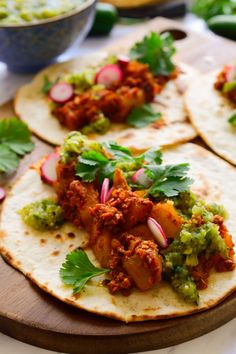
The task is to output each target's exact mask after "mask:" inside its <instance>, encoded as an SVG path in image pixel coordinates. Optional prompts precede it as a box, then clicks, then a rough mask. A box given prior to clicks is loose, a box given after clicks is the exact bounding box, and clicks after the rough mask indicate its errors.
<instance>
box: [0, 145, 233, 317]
mask: <svg viewBox="0 0 236 354" xmlns="http://www.w3.org/2000/svg"><path fill="white" fill-rule="evenodd" d="M164 156H165V159H166V162H168V163H173V162H175V163H176V162H183V161H185V162H190V163H191V175H192V176H193V177H194V178H195V184H194V188H193V189H194V191H195V192H196V193H198V194H199V195H200V196H202V197H203V198H204V199H206V200H207V201H208V202H217V203H222V204H223V205H225V207H226V209H227V211H228V213H229V218H228V220H227V226H228V228H229V231H230V232H231V233H232V235H233V237H234V242H236V203H235V200H236V189H235V180H236V170H235V169H234V168H233V167H232V166H231V165H229V164H227V163H226V162H224V161H223V160H221V159H219V158H218V157H216V156H215V155H213V154H211V153H210V152H208V151H207V150H205V149H203V148H201V147H199V146H197V145H194V144H186V145H182V146H179V147H177V148H176V149H171V150H169V151H167V152H166V153H165V155H164ZM51 195H53V190H52V188H51V187H48V186H47V185H45V184H43V183H42V182H41V179H40V177H39V175H38V173H37V171H36V170H35V169H32V168H31V169H29V170H28V172H27V173H26V174H25V175H24V176H23V177H21V179H20V180H19V181H18V182H17V183H16V184H15V186H14V187H13V189H12V191H11V194H10V195H9V197H8V198H7V200H6V201H5V203H4V206H3V211H2V220H1V229H2V231H1V239H0V247H1V252H2V255H3V256H4V257H5V259H6V260H7V261H8V262H9V263H10V264H12V265H13V266H14V267H15V268H17V269H19V270H21V271H22V272H23V273H24V274H25V275H26V276H27V277H29V278H30V279H31V280H32V281H33V282H35V283H36V284H37V285H38V286H39V287H40V288H42V289H43V290H45V291H46V292H48V293H50V294H51V295H53V296H55V297H57V298H58V299H60V300H62V301H64V302H66V303H69V304H71V305H74V306H76V307H79V308H81V309H84V310H87V311H90V312H94V313H97V314H100V315H104V316H108V317H112V318H116V319H119V320H122V321H125V322H131V321H145V320H151V319H160V318H168V317H174V316H183V315H188V314H191V313H193V312H197V311H200V310H206V309H208V308H210V307H212V306H215V305H216V304H217V303H219V302H220V301H222V300H223V299H224V298H225V297H226V296H228V295H229V294H230V293H232V292H233V291H234V290H235V289H236V271H233V272H224V273H215V272H214V273H212V274H211V276H210V281H209V287H208V288H207V289H206V290H203V291H201V292H200V304H199V306H198V307H197V306H192V305H189V304H187V303H185V302H184V301H183V300H182V299H181V298H180V297H179V296H178V295H177V294H176V293H175V292H174V291H173V290H172V288H171V287H170V285H168V284H167V283H165V282H161V284H159V285H157V286H155V287H154V288H153V289H151V290H149V291H147V292H140V291H138V290H135V291H133V292H132V293H131V295H130V296H122V295H121V294H116V295H111V294H110V293H109V291H108V289H107V288H106V287H105V286H103V285H102V280H103V279H104V278H103V276H101V277H99V278H94V279H93V280H91V281H89V282H88V283H87V284H86V286H85V288H84V290H83V291H82V292H81V294H80V295H77V296H73V295H72V288H71V287H69V286H65V285H63V283H62V282H61V280H60V278H59V269H60V267H61V265H62V263H63V261H64V260H65V257H66V254H67V253H68V252H70V251H72V250H74V249H75V248H76V247H78V246H81V245H84V244H85V243H86V241H87V236H86V234H85V233H84V232H83V231H82V230H76V229H75V227H73V226H72V225H70V224H67V225H64V226H63V227H62V229H61V230H58V231H55V232H54V231H53V232H37V231H34V230H33V229H31V228H29V227H27V226H26V225H25V224H24V223H23V222H22V221H21V218H20V216H19V214H18V213H17V211H18V210H19V209H21V208H22V207H23V206H25V205H26V204H27V203H31V202H33V201H36V200H40V199H42V198H45V197H48V196H51ZM71 232H73V233H74V234H75V237H74V238H71V234H70V233H71ZM88 255H89V257H90V259H91V261H92V262H94V263H97V262H96V260H95V257H94V255H93V253H92V252H91V251H90V252H88Z"/></svg>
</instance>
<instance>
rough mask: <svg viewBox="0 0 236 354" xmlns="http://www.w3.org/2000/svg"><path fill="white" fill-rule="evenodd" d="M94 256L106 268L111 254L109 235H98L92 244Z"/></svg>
mask: <svg viewBox="0 0 236 354" xmlns="http://www.w3.org/2000/svg"><path fill="white" fill-rule="evenodd" d="M92 248H93V252H94V254H95V257H96V258H97V260H98V262H99V263H100V265H101V267H104V268H108V262H109V258H110V255H111V236H110V234H109V233H104V234H101V235H99V236H98V238H97V240H96V243H95V244H94V245H93V246H92Z"/></svg>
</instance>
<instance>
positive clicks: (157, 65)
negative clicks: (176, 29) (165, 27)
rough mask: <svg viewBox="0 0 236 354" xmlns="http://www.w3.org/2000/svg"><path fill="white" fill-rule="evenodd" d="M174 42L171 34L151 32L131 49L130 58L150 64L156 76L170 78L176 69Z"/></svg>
mask: <svg viewBox="0 0 236 354" xmlns="http://www.w3.org/2000/svg"><path fill="white" fill-rule="evenodd" d="M173 42H174V40H173V37H172V36H171V35H170V34H169V33H164V34H162V35H158V34H157V33H156V32H151V33H150V34H149V35H147V36H145V37H144V39H143V40H142V41H141V42H137V43H136V44H135V45H134V46H133V47H132V48H131V50H130V58H131V59H133V60H137V61H140V62H142V63H144V64H148V65H149V68H150V70H151V71H152V73H153V74H154V75H165V76H168V75H170V74H171V73H172V71H173V70H174V68H175V65H174V64H173V62H172V60H171V58H172V56H173V55H174V54H175V52H176V49H175V48H174V46H173Z"/></svg>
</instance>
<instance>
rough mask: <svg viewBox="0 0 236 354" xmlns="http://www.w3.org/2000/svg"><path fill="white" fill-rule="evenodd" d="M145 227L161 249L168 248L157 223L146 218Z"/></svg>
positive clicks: (164, 236)
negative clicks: (146, 226)
mask: <svg viewBox="0 0 236 354" xmlns="http://www.w3.org/2000/svg"><path fill="white" fill-rule="evenodd" d="M147 225H148V227H149V230H150V231H151V233H152V234H153V236H154V238H155V240H156V241H157V243H158V244H159V246H161V247H162V248H166V247H167V246H168V240H167V238H166V235H165V233H164V231H163V229H162V227H161V225H160V224H158V222H157V221H156V220H155V219H153V218H151V217H149V218H148V220H147Z"/></svg>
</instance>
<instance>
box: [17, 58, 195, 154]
mask: <svg viewBox="0 0 236 354" xmlns="http://www.w3.org/2000/svg"><path fill="white" fill-rule="evenodd" d="M106 56H107V52H100V53H99V54H96V55H90V56H88V57H83V58H77V59H74V60H71V61H68V62H66V63H61V64H56V65H53V66H51V67H49V68H47V69H45V70H43V71H42V72H40V73H39V74H38V75H37V76H36V77H35V78H34V80H33V81H32V82H31V83H30V84H27V85H25V86H23V87H22V88H20V90H19V91H18V93H17V95H16V98H15V111H16V113H17V115H18V116H19V117H20V118H21V119H22V120H23V121H24V122H25V123H27V124H28V126H29V128H30V130H31V131H32V132H34V133H35V134H36V135H38V136H39V137H40V138H42V139H43V140H46V141H47V142H49V143H51V144H54V145H61V144H62V143H63V140H64V138H65V137H66V135H67V134H68V132H69V130H68V129H67V128H65V127H63V126H62V125H61V124H60V123H59V121H58V120H57V118H56V117H54V116H53V115H52V113H51V111H50V107H49V104H48V100H47V98H46V96H45V95H44V94H43V93H42V92H41V88H42V86H43V82H44V77H45V75H47V76H48V77H49V79H51V80H54V79H56V78H57V77H58V76H62V75H64V74H69V73H71V72H73V71H78V70H79V69H81V68H83V67H85V66H88V65H93V64H96V63H99V62H101V60H102V59H104V58H105V57H106ZM180 67H181V68H182V69H183V70H184V71H185V73H183V74H181V75H180V77H179V78H178V79H177V80H174V81H171V82H169V83H168V84H167V85H166V87H165V89H164V90H163V91H162V93H161V94H160V95H159V96H158V103H155V104H154V105H153V107H154V109H155V110H156V111H157V112H161V113H162V116H163V118H164V122H165V125H164V126H162V127H160V128H153V127H152V125H149V126H147V127H144V128H142V129H134V128H130V127H128V126H127V125H124V124H112V125H111V128H110V130H109V131H108V133H107V134H105V135H96V134H92V135H91V136H90V137H91V138H93V139H97V140H102V141H103V140H106V139H116V140H117V142H118V143H120V144H122V145H125V146H127V147H130V148H134V149H136V150H144V149H147V148H149V147H151V146H156V144H157V142H158V144H159V146H169V145H173V144H177V143H181V142H186V141H189V140H191V139H193V138H194V137H195V136H196V131H195V129H194V128H193V127H192V126H191V124H190V123H189V122H188V118H187V113H186V110H185V106H184V102H183V94H182V93H183V91H184V90H185V89H186V87H187V85H188V83H189V81H190V80H191V79H192V78H193V76H195V74H196V73H195V71H194V70H193V69H191V68H189V67H188V66H186V65H183V64H182V65H180Z"/></svg>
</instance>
